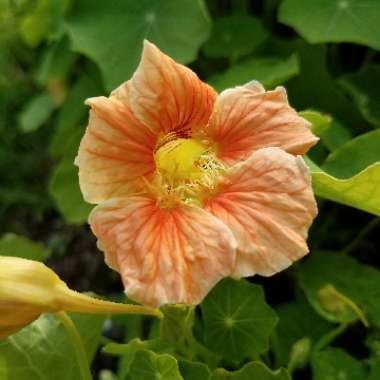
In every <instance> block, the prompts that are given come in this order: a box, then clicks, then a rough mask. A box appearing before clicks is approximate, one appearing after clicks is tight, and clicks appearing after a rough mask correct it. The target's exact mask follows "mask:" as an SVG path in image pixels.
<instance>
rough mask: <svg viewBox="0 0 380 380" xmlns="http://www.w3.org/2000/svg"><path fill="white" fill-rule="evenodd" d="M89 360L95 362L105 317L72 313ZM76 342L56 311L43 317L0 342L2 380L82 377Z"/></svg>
mask: <svg viewBox="0 0 380 380" xmlns="http://www.w3.org/2000/svg"><path fill="white" fill-rule="evenodd" d="M73 320H74V323H75V325H76V327H77V329H78V331H79V333H80V335H81V337H82V340H83V344H84V346H85V348H86V353H87V356H88V360H89V362H91V361H92V359H93V357H94V354H95V351H96V348H97V345H98V341H99V337H100V333H101V328H102V325H103V322H104V317H101V316H93V315H80V314H77V315H73ZM73 344H74V342H73V341H71V339H70V336H69V335H68V333H67V331H66V330H65V328H64V327H63V325H62V323H61V322H60V320H58V319H57V318H56V317H55V316H54V315H53V314H52V315H50V314H47V315H43V316H41V317H40V318H39V319H37V320H36V321H35V322H33V323H32V324H31V325H29V326H27V327H25V328H24V329H23V330H21V331H20V332H18V333H16V334H14V335H12V336H11V337H9V338H7V339H5V340H1V341H0V378H1V379H2V380H15V379H17V380H30V379H36V380H43V379H51V378H54V379H57V380H72V379H80V378H81V375H80V372H79V367H78V361H77V358H76V356H75V350H74V348H73Z"/></svg>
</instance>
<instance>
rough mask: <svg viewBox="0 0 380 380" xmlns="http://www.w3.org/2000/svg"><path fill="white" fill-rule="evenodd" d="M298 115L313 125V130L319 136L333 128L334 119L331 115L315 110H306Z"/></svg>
mask: <svg viewBox="0 0 380 380" xmlns="http://www.w3.org/2000/svg"><path fill="white" fill-rule="evenodd" d="M298 114H299V115H300V116H302V117H303V118H304V119H306V120H307V121H309V122H310V123H311V130H312V132H313V133H314V134H315V135H317V136H320V135H321V134H322V133H323V132H326V131H327V130H328V129H329V128H330V126H331V122H332V118H331V116H330V115H327V114H323V113H321V112H318V111H314V110H305V111H301V112H299V113H298Z"/></svg>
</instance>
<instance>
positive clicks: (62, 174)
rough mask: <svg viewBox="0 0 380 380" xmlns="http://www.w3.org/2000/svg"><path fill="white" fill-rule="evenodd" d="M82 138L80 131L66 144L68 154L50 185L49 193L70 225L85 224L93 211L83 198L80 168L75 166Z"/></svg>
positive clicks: (53, 175) (58, 166) (57, 167)
mask: <svg viewBox="0 0 380 380" xmlns="http://www.w3.org/2000/svg"><path fill="white" fill-rule="evenodd" d="M81 136H82V133H81V131H79V133H78V132H77V133H76V134H75V135H74V136H73V137H72V138H71V139H70V140H69V141H68V142H67V143H66V154H65V155H64V157H63V158H62V159H61V161H60V162H59V163H58V165H57V166H56V168H55V170H54V172H53V174H52V177H51V178H50V183H49V193H50V195H51V196H52V198H53V199H54V202H55V204H56V206H57V208H58V210H59V212H60V213H61V214H62V216H63V217H64V218H65V220H66V222H67V223H69V224H83V223H85V222H86V220H87V217H88V214H89V213H90V211H91V209H92V206H91V205H90V204H88V203H86V202H85V201H84V199H83V197H82V193H81V191H80V188H79V180H78V168H77V167H76V166H75V165H74V158H75V155H76V151H77V150H78V146H79V140H80V138H81Z"/></svg>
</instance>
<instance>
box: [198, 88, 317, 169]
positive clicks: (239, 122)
mask: <svg viewBox="0 0 380 380" xmlns="http://www.w3.org/2000/svg"><path fill="white" fill-rule="evenodd" d="M205 133H206V134H207V135H208V136H209V137H210V138H211V139H212V140H213V141H215V142H216V143H217V144H218V148H219V158H220V159H221V160H222V161H224V162H225V163H227V164H233V163H235V162H238V161H240V160H243V159H246V158H248V157H249V156H250V154H251V153H252V152H253V151H255V150H257V149H260V148H265V147H279V148H282V149H283V150H285V151H287V152H288V153H291V154H294V155H297V154H304V153H306V152H307V151H308V150H309V148H310V147H311V146H313V145H314V144H316V143H317V141H318V138H316V137H315V136H314V135H313V134H312V133H311V131H310V123H309V122H307V121H306V120H305V119H303V118H302V117H300V116H298V114H297V112H296V111H295V110H294V109H293V108H291V107H290V106H289V104H288V101H287V96H286V92H285V89H284V88H282V87H278V88H277V89H275V90H274V91H267V92H265V90H264V88H263V87H262V86H261V85H260V84H259V83H258V82H255V81H253V82H250V83H248V84H247V85H245V86H242V87H236V88H233V89H229V90H226V91H224V92H222V93H221V94H220V96H219V97H218V99H217V101H216V103H215V107H214V111H213V114H212V116H211V119H210V122H209V124H208V126H207V128H206V129H205Z"/></svg>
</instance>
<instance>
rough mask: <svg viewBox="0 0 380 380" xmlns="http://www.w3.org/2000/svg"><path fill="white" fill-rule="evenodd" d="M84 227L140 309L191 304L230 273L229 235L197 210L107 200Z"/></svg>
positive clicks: (232, 255) (144, 201)
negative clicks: (118, 274)
mask: <svg viewBox="0 0 380 380" xmlns="http://www.w3.org/2000/svg"><path fill="white" fill-rule="evenodd" d="M90 225H91V227H92V229H93V231H94V233H95V234H96V236H97V237H98V241H99V242H100V247H101V248H102V249H103V250H104V252H105V255H106V261H107V262H108V263H109V264H110V265H111V266H112V267H114V268H115V269H116V270H118V271H119V272H120V273H121V276H122V279H123V283H124V286H125V291H126V293H127V295H128V297H130V298H131V299H133V300H135V301H138V302H141V303H143V304H145V305H150V306H158V305H161V304H166V303H187V304H197V303H199V302H200V301H201V300H202V299H203V297H204V296H205V295H206V294H207V292H208V291H209V290H210V289H211V288H212V287H213V286H214V285H215V284H216V283H217V282H218V281H219V280H220V279H222V278H223V277H225V276H228V275H229V274H230V273H231V271H232V269H233V265H234V259H235V248H236V243H235V239H234V237H233V235H232V233H231V231H230V230H229V229H228V228H227V227H226V226H225V225H224V224H223V223H222V222H221V221H219V220H218V219H217V218H215V217H214V216H212V215H211V214H209V213H207V212H206V211H204V210H202V209H200V208H197V207H191V206H187V205H181V206H176V207H174V208H166V209H162V208H159V207H158V206H157V204H156V202H155V200H153V199H150V198H146V197H140V196H134V197H129V198H119V199H113V200H110V201H107V202H105V203H103V204H101V205H99V206H97V207H96V208H95V209H94V211H93V212H92V214H91V216H90Z"/></svg>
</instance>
